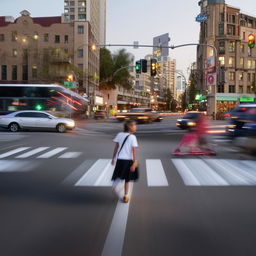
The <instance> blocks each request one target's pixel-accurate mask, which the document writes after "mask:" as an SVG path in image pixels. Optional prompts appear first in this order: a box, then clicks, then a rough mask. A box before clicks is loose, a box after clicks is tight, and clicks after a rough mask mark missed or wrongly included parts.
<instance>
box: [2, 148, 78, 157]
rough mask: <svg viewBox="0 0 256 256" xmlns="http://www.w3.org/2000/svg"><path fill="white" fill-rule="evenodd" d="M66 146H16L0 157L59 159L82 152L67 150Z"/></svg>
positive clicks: (75, 155) (76, 155)
mask: <svg viewBox="0 0 256 256" xmlns="http://www.w3.org/2000/svg"><path fill="white" fill-rule="evenodd" d="M67 150H68V148H67V147H56V148H52V147H36V148H33V147H18V148H15V149H12V150H9V151H7V152H3V153H0V159H6V158H8V159H9V158H15V159H27V158H32V157H34V158H37V159H48V158H53V157H57V158H59V159H72V158H78V157H79V156H80V155H81V154H82V152H69V151H67Z"/></svg>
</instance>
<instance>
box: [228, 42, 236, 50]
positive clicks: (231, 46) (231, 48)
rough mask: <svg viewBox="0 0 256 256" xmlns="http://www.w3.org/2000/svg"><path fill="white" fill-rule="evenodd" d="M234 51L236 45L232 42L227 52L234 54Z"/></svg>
mask: <svg viewBox="0 0 256 256" xmlns="http://www.w3.org/2000/svg"><path fill="white" fill-rule="evenodd" d="M235 50H236V43H235V42H234V41H231V42H229V45H228V51H229V52H235Z"/></svg>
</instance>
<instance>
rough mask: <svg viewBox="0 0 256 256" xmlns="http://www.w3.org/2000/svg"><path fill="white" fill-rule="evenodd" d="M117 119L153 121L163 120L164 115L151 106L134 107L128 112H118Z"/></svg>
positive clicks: (142, 121)
mask: <svg viewBox="0 0 256 256" xmlns="http://www.w3.org/2000/svg"><path fill="white" fill-rule="evenodd" d="M116 119H117V120H118V121H120V122H122V121H125V120H129V119H133V120H135V121H137V122H138V123H152V122H161V121H162V120H163V117H162V116H161V115H160V114H159V113H158V112H156V111H154V110H152V109H150V108H133V109H131V110H130V111H129V112H127V113H120V114H117V115H116Z"/></svg>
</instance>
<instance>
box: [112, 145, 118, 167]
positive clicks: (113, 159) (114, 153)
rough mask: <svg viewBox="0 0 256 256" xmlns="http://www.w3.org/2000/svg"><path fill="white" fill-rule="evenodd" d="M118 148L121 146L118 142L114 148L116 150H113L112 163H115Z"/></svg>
mask: <svg viewBox="0 0 256 256" xmlns="http://www.w3.org/2000/svg"><path fill="white" fill-rule="evenodd" d="M118 148H119V144H118V143H117V142H116V144H115V148H114V152H113V158H112V165H114V164H115V158H116V154H117V151H118Z"/></svg>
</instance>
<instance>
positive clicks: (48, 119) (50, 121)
mask: <svg viewBox="0 0 256 256" xmlns="http://www.w3.org/2000/svg"><path fill="white" fill-rule="evenodd" d="M0 127H2V128H6V129H9V130H10V131H11V132H17V131H19V130H22V129H40V130H56V131H58V132H60V133H63V132H65V131H66V130H72V129H74V128H75V122H74V120H72V119H67V118H58V117H55V116H53V115H51V114H49V113H47V112H44V111H18V112H13V113H11V114H8V115H4V116H0Z"/></svg>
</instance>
